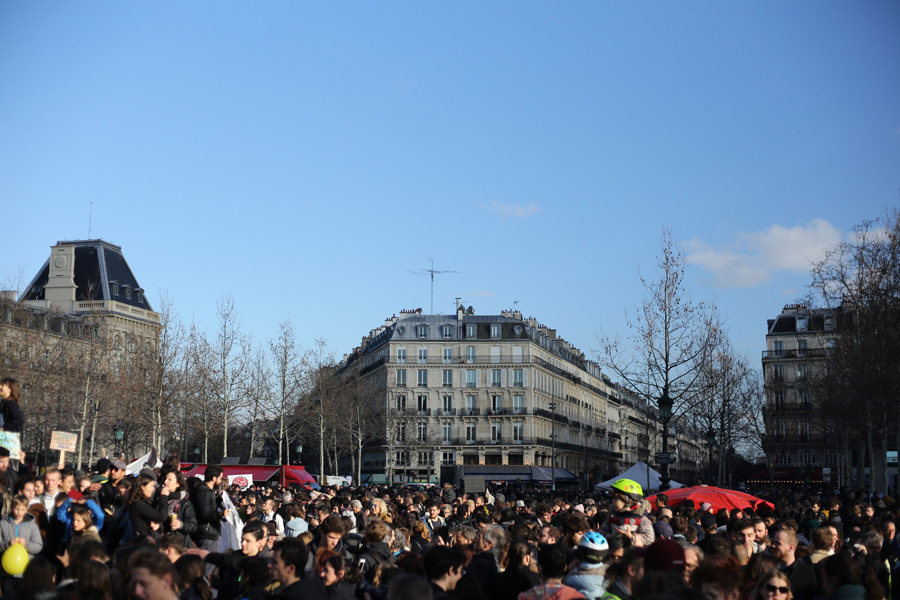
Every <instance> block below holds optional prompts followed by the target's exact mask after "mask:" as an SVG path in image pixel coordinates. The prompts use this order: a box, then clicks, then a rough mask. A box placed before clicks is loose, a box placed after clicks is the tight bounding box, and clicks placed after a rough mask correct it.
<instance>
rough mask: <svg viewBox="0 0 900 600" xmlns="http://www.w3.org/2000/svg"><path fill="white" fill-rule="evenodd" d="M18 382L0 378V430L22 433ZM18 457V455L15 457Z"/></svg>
mask: <svg viewBox="0 0 900 600" xmlns="http://www.w3.org/2000/svg"><path fill="white" fill-rule="evenodd" d="M19 397H20V396H19V382H18V381H16V380H15V379H12V378H11V377H6V378H4V379H0V398H2V399H3V402H2V403H0V430H2V431H9V432H11V433H22V426H23V425H25V413H23V412H22V409H21V407H20V406H19ZM16 458H18V457H16Z"/></svg>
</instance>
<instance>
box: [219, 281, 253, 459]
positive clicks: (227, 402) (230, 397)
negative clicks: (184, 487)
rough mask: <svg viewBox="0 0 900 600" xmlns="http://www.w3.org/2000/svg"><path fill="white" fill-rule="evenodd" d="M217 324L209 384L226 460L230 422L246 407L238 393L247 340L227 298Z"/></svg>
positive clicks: (221, 305)
mask: <svg viewBox="0 0 900 600" xmlns="http://www.w3.org/2000/svg"><path fill="white" fill-rule="evenodd" d="M216 320H217V322H216V337H215V341H214V342H213V344H212V346H211V348H210V350H211V352H212V358H213V360H212V369H213V371H212V373H211V383H212V385H213V386H214V387H213V397H214V398H215V403H216V407H217V410H218V413H219V417H220V419H221V424H222V454H223V456H228V432H229V427H230V425H231V421H232V420H233V419H234V417H235V415H236V413H237V412H238V411H239V410H240V409H241V408H243V407H244V406H246V404H247V400H246V398H244V397H243V395H242V394H241V393H240V391H241V390H242V385H241V384H242V382H243V379H244V377H245V376H246V371H247V366H248V363H249V353H250V340H249V338H248V337H247V336H246V335H245V334H244V333H243V331H242V330H241V322H240V319H239V318H238V315H237V314H236V312H235V309H234V300H233V299H232V298H231V297H230V296H227V297H225V298H224V299H223V300H221V301H220V302H219V303H218V304H217V311H216Z"/></svg>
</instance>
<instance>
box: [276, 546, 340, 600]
mask: <svg viewBox="0 0 900 600" xmlns="http://www.w3.org/2000/svg"><path fill="white" fill-rule="evenodd" d="M272 554H273V561H272V578H273V579H275V581H277V582H278V583H280V584H281V586H280V587H279V588H278V589H276V590H275V591H274V593H273V594H272V598H274V599H284V600H294V599H297V600H328V590H327V589H326V588H325V582H323V581H322V580H321V579H320V578H318V577H311V578H309V579H304V578H303V574H304V570H305V569H306V561H307V560H308V559H309V550H308V549H307V547H306V544H304V543H303V540H301V539H299V538H290V537H289V538H284V539H283V540H280V541H277V542H275V545H274V546H273V547H272Z"/></svg>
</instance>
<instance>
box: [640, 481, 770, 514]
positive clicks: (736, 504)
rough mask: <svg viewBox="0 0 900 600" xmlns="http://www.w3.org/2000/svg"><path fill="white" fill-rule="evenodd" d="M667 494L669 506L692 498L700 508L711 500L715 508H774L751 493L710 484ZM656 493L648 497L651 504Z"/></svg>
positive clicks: (671, 491) (667, 491)
mask: <svg viewBox="0 0 900 600" xmlns="http://www.w3.org/2000/svg"><path fill="white" fill-rule="evenodd" d="M663 493H665V495H666V496H667V497H668V498H669V506H677V505H679V504H681V503H682V502H684V501H685V500H687V499H688V498H690V499H691V500H693V501H694V506H696V507H697V509H698V510H699V509H700V505H701V504H703V503H704V502H709V503H710V504H711V505H712V507H713V509H714V510H719V509H720V508H724V509H728V510H731V509H732V508H741V509H743V508H753V509H758V508H759V507H761V506H767V507H769V508H770V509H772V510H774V509H775V507H774V506H772V504H771V503H770V502H766V501H765V500H760V499H759V498H757V497H755V496H751V495H750V494H745V493H744V492H738V491H737V490H726V489H723V488H717V487H712V486H708V485H698V486H695V487H684V488H677V489H673V490H666V491H665V492H663ZM655 500H656V495H655V494H654V495H653V496H650V497H649V498H647V501H648V502H650V504H654V501H655Z"/></svg>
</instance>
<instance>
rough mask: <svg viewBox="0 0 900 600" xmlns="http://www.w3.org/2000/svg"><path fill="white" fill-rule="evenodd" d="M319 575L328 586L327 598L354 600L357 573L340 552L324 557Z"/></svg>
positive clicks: (331, 599)
mask: <svg viewBox="0 0 900 600" xmlns="http://www.w3.org/2000/svg"><path fill="white" fill-rule="evenodd" d="M320 576H321V577H322V581H324V582H325V587H326V588H328V600H356V584H357V583H358V581H357V580H358V579H359V573H358V572H357V571H356V569H354V567H353V564H352V563H351V562H350V561H349V560H347V559H346V558H345V557H344V556H343V555H342V554H337V553H332V555H331V556H329V557H328V558H326V559H325V561H324V563H323V564H322V572H321V574H320Z"/></svg>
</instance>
